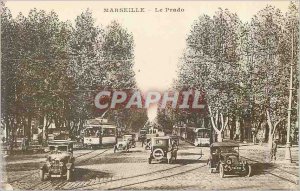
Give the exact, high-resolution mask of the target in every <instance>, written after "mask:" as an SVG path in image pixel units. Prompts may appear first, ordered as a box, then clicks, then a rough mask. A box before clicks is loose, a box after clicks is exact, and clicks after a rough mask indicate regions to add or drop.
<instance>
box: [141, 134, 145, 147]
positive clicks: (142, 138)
mask: <svg viewBox="0 0 300 191" xmlns="http://www.w3.org/2000/svg"><path fill="white" fill-rule="evenodd" d="M141 141H142V147H143V146H144V144H145V137H144V136H143V137H141Z"/></svg>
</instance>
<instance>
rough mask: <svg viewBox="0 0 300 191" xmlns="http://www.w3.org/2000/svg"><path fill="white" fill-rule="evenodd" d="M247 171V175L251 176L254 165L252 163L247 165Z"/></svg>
mask: <svg viewBox="0 0 300 191" xmlns="http://www.w3.org/2000/svg"><path fill="white" fill-rule="evenodd" d="M246 173H247V177H250V176H251V173H252V167H251V165H250V164H248V165H247V167H246Z"/></svg>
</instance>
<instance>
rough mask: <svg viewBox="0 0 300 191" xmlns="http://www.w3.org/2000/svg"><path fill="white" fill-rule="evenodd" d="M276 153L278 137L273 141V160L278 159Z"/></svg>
mask: <svg viewBox="0 0 300 191" xmlns="http://www.w3.org/2000/svg"><path fill="white" fill-rule="evenodd" d="M276 153H277V139H274V140H273V142H272V150H271V160H276Z"/></svg>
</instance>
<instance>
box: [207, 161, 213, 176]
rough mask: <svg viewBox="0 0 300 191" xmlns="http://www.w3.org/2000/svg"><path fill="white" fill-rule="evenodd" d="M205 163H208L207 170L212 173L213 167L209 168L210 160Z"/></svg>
mask: <svg viewBox="0 0 300 191" xmlns="http://www.w3.org/2000/svg"><path fill="white" fill-rule="evenodd" d="M207 165H208V171H209V172H210V173H212V172H213V169H212V168H211V162H210V160H209V161H208V163H207Z"/></svg>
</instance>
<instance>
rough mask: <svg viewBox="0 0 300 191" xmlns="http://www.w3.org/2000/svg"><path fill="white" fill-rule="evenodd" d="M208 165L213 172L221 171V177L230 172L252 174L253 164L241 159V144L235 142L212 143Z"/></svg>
mask: <svg viewBox="0 0 300 191" xmlns="http://www.w3.org/2000/svg"><path fill="white" fill-rule="evenodd" d="M208 167H209V170H210V172H211V173H212V172H213V171H216V172H219V173H220V177H221V178H223V177H224V176H225V175H229V174H231V175H232V174H238V175H244V176H250V175H251V165H250V164H248V163H247V161H243V160H241V159H240V156H239V145H238V143H235V142H216V143H213V144H211V146H210V157H209V160H208Z"/></svg>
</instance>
